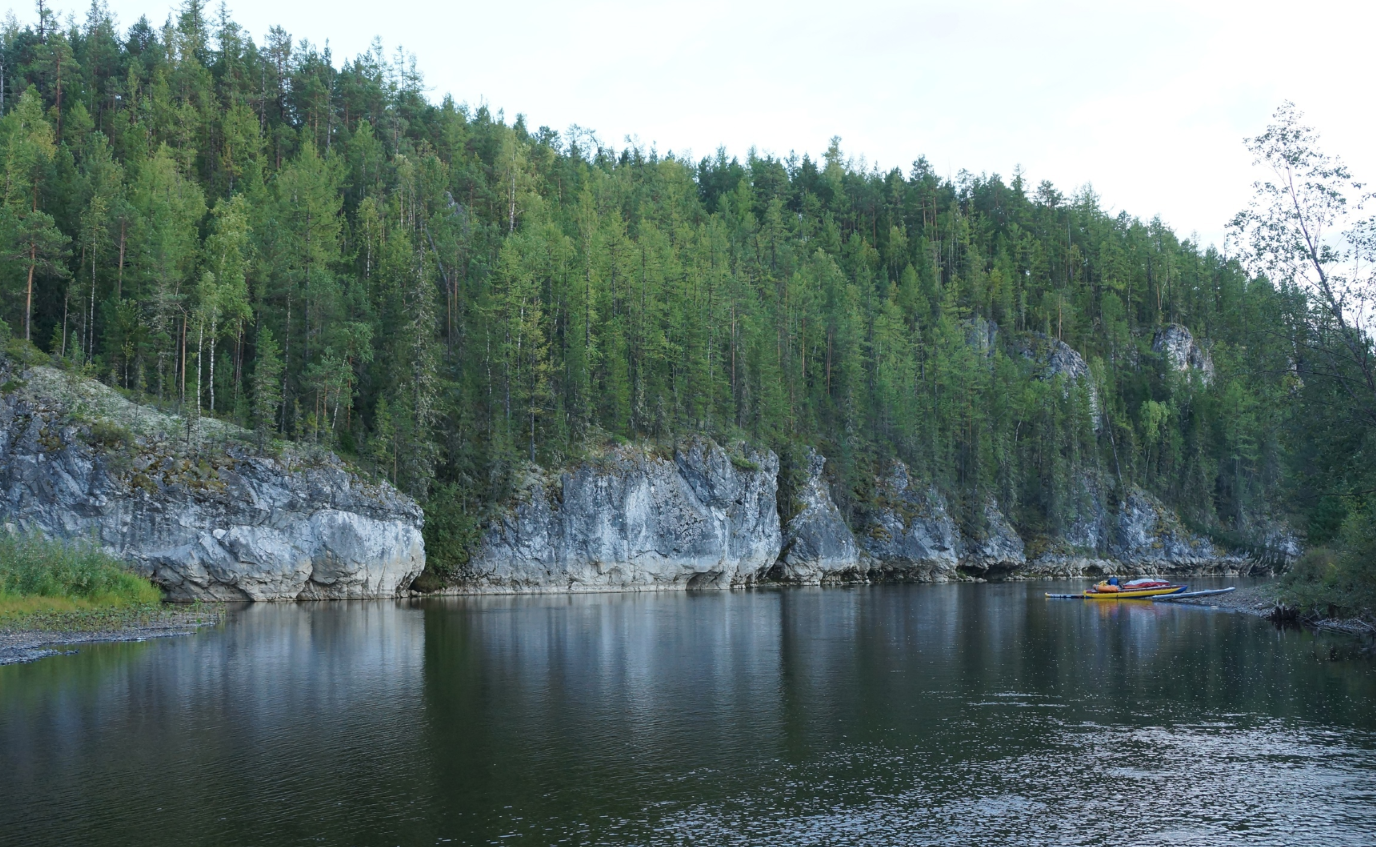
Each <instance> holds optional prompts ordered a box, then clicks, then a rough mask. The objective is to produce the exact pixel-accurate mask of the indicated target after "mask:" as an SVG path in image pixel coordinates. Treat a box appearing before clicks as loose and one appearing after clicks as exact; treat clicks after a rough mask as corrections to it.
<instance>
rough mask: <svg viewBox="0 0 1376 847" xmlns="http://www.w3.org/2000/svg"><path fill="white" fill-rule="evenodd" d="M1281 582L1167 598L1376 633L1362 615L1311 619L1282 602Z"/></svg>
mask: <svg viewBox="0 0 1376 847" xmlns="http://www.w3.org/2000/svg"><path fill="white" fill-rule="evenodd" d="M1279 589H1280V585H1279V583H1277V582H1276V581H1274V580H1272V581H1268V582H1264V583H1262V584H1261V585H1249V586H1246V587H1244V588H1239V589H1238V590H1236V591H1233V592H1230V593H1228V594H1215V595H1213V596H1211V597H1187V598H1184V599H1181V600H1167V598H1162V599H1163V600H1165V601H1167V602H1169V603H1171V604H1172V605H1175V606H1202V607H1205V608H1214V609H1219V610H1221V611H1225V612H1241V613H1242V614H1246V615H1253V616H1255V617H1259V618H1265V619H1266V620H1269V621H1271V622H1273V623H1276V624H1278V625H1284V624H1291V625H1294V626H1300V627H1303V628H1305V629H1312V630H1314V631H1316V632H1340V633H1344V634H1347V635H1365V636H1373V635H1376V627H1373V626H1372V625H1371V624H1370V623H1367V622H1366V621H1364V620H1361V619H1359V618H1309V617H1305V616H1304V615H1302V614H1300V612H1299V610H1298V609H1296V608H1294V607H1293V606H1287V605H1285V603H1284V602H1282V601H1281V598H1280V593H1279Z"/></svg>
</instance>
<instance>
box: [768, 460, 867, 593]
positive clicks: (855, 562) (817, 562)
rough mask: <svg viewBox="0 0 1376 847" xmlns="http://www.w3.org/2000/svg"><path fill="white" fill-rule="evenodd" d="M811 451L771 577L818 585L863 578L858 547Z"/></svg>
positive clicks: (821, 466)
mask: <svg viewBox="0 0 1376 847" xmlns="http://www.w3.org/2000/svg"><path fill="white" fill-rule="evenodd" d="M826 461H827V460H826V459H824V458H823V457H822V456H821V455H820V454H819V453H817V452H816V451H815V450H814V451H812V452H811V453H810V454H809V456H808V479H807V483H806V484H805V485H804V486H803V490H802V491H800V492H799V498H800V499H801V500H802V502H803V508H802V510H801V511H800V512H798V514H796V515H794V516H793V517H792V518H791V519H790V520H789V522H788V526H787V527H786V528H785V529H784V544H783V556H782V557H781V558H780V559H779V563H778V566H777V567H776V568H775V569H774V570H773V571H772V572H771V576H772V577H774V578H776V579H780V580H782V581H784V582H796V583H804V584H813V585H815V584H818V583H821V582H836V581H840V580H855V579H861V578H863V576H862V574H861V573H860V570H859V568H860V548H859V547H857V546H856V544H855V536H854V535H852V534H851V531H850V527H849V526H847V525H846V521H845V519H844V518H842V517H841V510H840V509H838V508H836V504H835V503H834V502H833V501H832V499H831V492H830V491H828V490H827V483H826V480H825V479H824V478H823V477H822V469H823V468H824V467H825V466H826Z"/></svg>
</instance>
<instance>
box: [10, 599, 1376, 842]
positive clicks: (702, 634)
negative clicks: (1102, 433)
mask: <svg viewBox="0 0 1376 847" xmlns="http://www.w3.org/2000/svg"><path fill="white" fill-rule="evenodd" d="M1078 587H1079V586H1078V585H1072V584H1068V583H1067V584H1058V583H1049V582H1032V583H1002V584H987V585H970V584H962V585H907V586H880V587H865V588H829V589H788V590H762V591H748V592H742V591H735V592H709V593H691V594H683V593H669V594H601V595H581V596H563V595H544V596H529V597H468V598H438V599H432V600H425V601H395V602H339V603H304V604H260V605H253V606H244V607H237V608H234V609H232V610H231V612H230V614H229V616H228V618H227V620H226V621H225V622H224V623H223V624H221V625H220V626H218V627H217V628H215V629H212V630H207V631H203V632H201V633H199V634H197V635H194V636H191V637H184V638H171V639H159V640H152V641H147V642H143V643H134V644H101V645H82V646H80V648H79V652H78V653H77V654H75V655H64V656H55V657H51V658H48V659H44V660H41V661H39V662H35V663H33V664H29V665H14V666H7V667H0V843H3V844H16V845H18V844H87V843H89V844H97V843H98V844H130V845H161V844H169V845H171V844H176V845H194V844H207V845H208V844H255V845H289V844H290V845H297V844H302V845H304V844H356V845H393V844H403V845H412V844H440V843H449V844H508V845H511V844H517V845H537V844H538V845H544V844H580V845H602V844H606V845H630V844H650V845H660V844H662V845H688V844H693V845H732V844H742V845H744V844H751V845H759V844H768V845H774V844H777V845H843V844H864V845H890V844H961V845H964V844H1029V845H1030V844H1038V845H1040V844H1048V843H1050V844H1057V843H1060V844H1189V845H1207V844H1225V843H1226V844H1232V843H1236V841H1237V840H1239V839H1244V840H1245V841H1246V843H1248V844H1275V845H1296V844H1315V845H1319V844H1322V845H1345V844H1352V845H1358V844H1361V845H1370V844H1373V843H1376V662H1373V660H1372V659H1371V658H1369V657H1368V656H1366V655H1363V654H1362V653H1361V652H1360V651H1359V650H1358V649H1357V647H1356V643H1355V642H1354V641H1351V640H1348V639H1346V638H1343V637H1336V636H1334V637H1330V636H1316V635H1314V634H1311V633H1306V632H1299V631H1293V630H1292V631H1280V630H1277V629H1275V628H1274V627H1272V626H1271V625H1270V624H1267V623H1266V622H1264V621H1261V620H1258V619H1255V618H1252V617H1249V616H1244V615H1240V614H1232V613H1226V612H1221V611H1215V610H1209V609H1201V608H1189V607H1174V606H1169V605H1162V604H1157V605H1152V604H1147V603H1109V604H1088V603H1082V602H1076V601H1054V600H1047V599H1045V598H1044V597H1043V592H1045V591H1056V590H1074V589H1076V588H1078Z"/></svg>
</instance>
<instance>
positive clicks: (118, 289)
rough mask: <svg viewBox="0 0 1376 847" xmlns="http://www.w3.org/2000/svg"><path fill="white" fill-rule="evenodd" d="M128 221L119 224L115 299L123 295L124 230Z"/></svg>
mask: <svg viewBox="0 0 1376 847" xmlns="http://www.w3.org/2000/svg"><path fill="white" fill-rule="evenodd" d="M128 225H129V224H128V221H120V222H119V277H118V278H117V279H116V281H115V299H116V300H118V299H119V298H120V296H121V295H122V294H123V293H124V230H125V227H127V226H128Z"/></svg>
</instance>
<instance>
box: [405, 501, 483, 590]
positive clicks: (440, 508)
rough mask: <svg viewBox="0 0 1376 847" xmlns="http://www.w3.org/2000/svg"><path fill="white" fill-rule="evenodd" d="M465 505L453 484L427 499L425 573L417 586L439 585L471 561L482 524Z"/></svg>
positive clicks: (422, 588)
mask: <svg viewBox="0 0 1376 847" xmlns="http://www.w3.org/2000/svg"><path fill="white" fill-rule="evenodd" d="M464 506H465V504H464V501H463V494H462V492H460V491H459V488H458V486H456V485H453V484H450V485H441V486H438V487H437V488H436V489H435V491H434V493H433V494H432V495H431V496H430V499H429V500H427V501H426V502H425V529H424V536H425V573H424V574H422V575H421V578H419V579H417V580H416V583H417V584H416V588H417V590H421V591H426V590H434V589H435V588H439V587H440V586H441V585H442V584H443V583H444V582H445V581H447V580H450V579H453V578H454V577H455V576H456V575H457V574H458V572H459V571H460V569H462V568H463V566H464V565H466V564H468V559H469V557H470V556H471V555H472V554H473V547H474V546H475V545H476V544H477V543H478V538H479V536H480V534H481V530H482V524H481V521H480V520H479V518H478V516H477V515H474V514H472V513H471V512H470V511H469V510H467V509H465V507H464Z"/></svg>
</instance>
